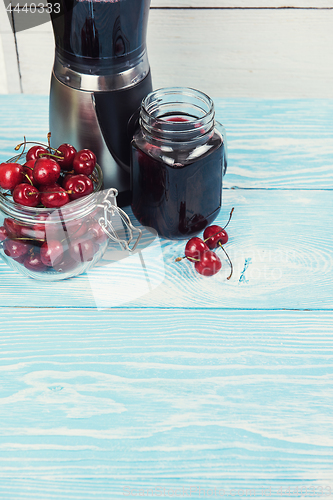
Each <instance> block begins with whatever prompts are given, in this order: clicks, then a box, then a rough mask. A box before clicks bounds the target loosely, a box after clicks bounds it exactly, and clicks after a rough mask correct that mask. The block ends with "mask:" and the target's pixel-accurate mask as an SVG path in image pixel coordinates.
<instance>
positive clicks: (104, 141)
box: [50, 0, 152, 206]
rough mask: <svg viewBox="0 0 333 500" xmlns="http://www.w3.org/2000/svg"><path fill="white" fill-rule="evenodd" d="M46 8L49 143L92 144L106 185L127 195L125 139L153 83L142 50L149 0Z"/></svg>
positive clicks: (72, 1) (67, 0)
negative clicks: (50, 62) (51, 55)
mask: <svg viewBox="0 0 333 500" xmlns="http://www.w3.org/2000/svg"><path fill="white" fill-rule="evenodd" d="M60 5H61V11H60V14H56V13H55V11H53V12H52V13H51V20H52V24H53V30H54V37H55V44H56V48H55V61H54V67H53V73H52V79H51V91H50V131H51V141H52V146H54V147H57V146H59V145H60V144H62V143H71V144H72V145H73V146H74V147H75V148H76V149H84V148H88V149H91V150H92V151H93V152H94V153H95V154H96V156H97V161H98V163H99V164H100V166H101V167H102V170H103V176H104V187H105V188H109V187H113V188H116V189H117V190H118V192H119V195H118V198H117V202H118V204H119V205H120V206H124V205H128V204H129V203H130V202H131V192H130V180H129V172H130V143H131V140H132V137H133V133H134V131H135V129H136V125H137V118H138V110H139V108H140V104H141V101H142V99H143V98H144V97H145V96H146V95H147V94H148V93H149V92H151V90H152V83H151V75H150V67H149V62H148V57H147V52H146V32H147V22H148V14H149V7H150V0H106V1H96V0H88V1H86V0H85V1H78V0H61V1H60Z"/></svg>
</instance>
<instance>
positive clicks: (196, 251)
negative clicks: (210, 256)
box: [185, 236, 209, 262]
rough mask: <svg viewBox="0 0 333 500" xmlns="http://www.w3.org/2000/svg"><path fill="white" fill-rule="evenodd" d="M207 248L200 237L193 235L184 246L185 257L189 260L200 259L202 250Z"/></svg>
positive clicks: (204, 250)
mask: <svg viewBox="0 0 333 500" xmlns="http://www.w3.org/2000/svg"><path fill="white" fill-rule="evenodd" d="M208 250H209V248H208V246H207V245H206V243H205V242H204V241H202V239H201V238H198V237H197V236H195V237H194V238H191V239H190V240H188V242H187V243H186V247H185V257H186V258H187V259H188V260H190V261H191V262H196V261H199V260H200V259H201V256H202V254H203V253H204V252H207V251H208Z"/></svg>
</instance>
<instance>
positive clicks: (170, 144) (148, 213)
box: [131, 87, 227, 239]
mask: <svg viewBox="0 0 333 500" xmlns="http://www.w3.org/2000/svg"><path fill="white" fill-rule="evenodd" d="M139 125H140V127H139V129H138V130H137V132H136V133H135V135H134V137H133V140H132V155H131V188H132V193H133V200H132V210H133V213H134V215H135V217H136V218H137V219H138V220H139V222H140V223H141V224H142V225H144V226H147V227H151V228H154V229H155V230H156V231H157V232H158V233H159V235H160V236H162V237H164V238H176V239H178V238H188V237H189V236H192V235H195V234H197V233H199V232H200V231H202V230H203V229H204V228H205V227H206V226H207V225H209V224H211V223H212V221H213V220H214V219H215V218H216V216H217V215H218V213H219V211H220V208H221V203H222V179H223V175H224V172H225V170H226V167H227V148H226V133H225V129H224V127H223V126H222V125H221V124H219V123H217V122H216V121H215V111H214V103H213V101H212V100H211V99H210V97H208V96H207V95H206V94H203V93H202V92H200V91H198V90H194V89H189V88H178V87H175V88H165V89H160V90H157V91H154V92H152V93H150V94H148V96H147V97H146V98H145V99H143V101H142V104H141V109H140V118H139Z"/></svg>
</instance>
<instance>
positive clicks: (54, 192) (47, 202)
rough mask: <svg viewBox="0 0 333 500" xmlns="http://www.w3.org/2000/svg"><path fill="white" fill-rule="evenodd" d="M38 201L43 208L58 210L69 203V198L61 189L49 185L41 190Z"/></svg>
mask: <svg viewBox="0 0 333 500" xmlns="http://www.w3.org/2000/svg"><path fill="white" fill-rule="evenodd" d="M46 189H47V191H46ZM40 200H41V203H42V205H44V207H47V208H59V207H62V206H63V205H66V203H68V202H69V196H68V194H67V193H66V191H65V190H64V189H63V188H62V187H60V186H58V185H51V186H46V187H45V188H44V189H43V190H42V192H41V197H40Z"/></svg>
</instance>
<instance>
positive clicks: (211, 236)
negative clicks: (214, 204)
mask: <svg viewBox="0 0 333 500" xmlns="http://www.w3.org/2000/svg"><path fill="white" fill-rule="evenodd" d="M234 210H235V207H233V208H232V209H231V212H230V215H229V220H228V222H227V223H226V225H225V226H224V227H222V229H220V231H218V232H217V233H215V234H211V235H210V236H208V238H206V239H205V240H204V243H206V241H208V240H209V239H210V238H213V237H214V236H216V235H217V234H220V232H221V231H223V229H225V228H226V227H227V225H228V224H229V222H230V221H231V217H232V213H233V211H234Z"/></svg>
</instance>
